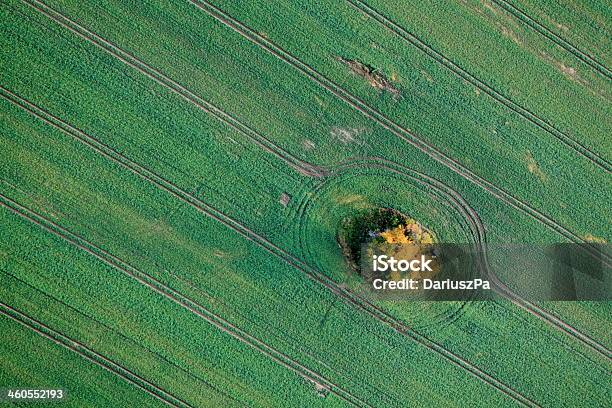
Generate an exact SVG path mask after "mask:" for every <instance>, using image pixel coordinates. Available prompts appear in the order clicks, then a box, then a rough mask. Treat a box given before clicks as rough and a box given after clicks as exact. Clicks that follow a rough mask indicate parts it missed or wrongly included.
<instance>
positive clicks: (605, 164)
mask: <svg viewBox="0 0 612 408" xmlns="http://www.w3.org/2000/svg"><path fill="white" fill-rule="evenodd" d="M347 1H348V3H349V4H350V5H352V6H353V7H355V8H356V9H357V10H359V11H361V12H362V13H364V14H365V15H367V16H369V17H370V18H372V19H374V20H376V21H378V22H379V23H380V24H381V25H382V26H384V27H386V28H387V29H389V30H391V31H392V32H393V33H395V34H396V35H398V36H399V37H401V38H402V39H403V40H405V41H407V42H408V43H410V44H412V45H414V46H415V47H416V48H418V49H419V50H421V51H422V52H423V53H425V54H427V55H428V56H429V57H431V58H432V59H434V60H435V61H437V62H438V63H440V64H441V65H443V66H444V67H446V68H448V69H449V70H450V71H452V72H453V73H454V74H455V75H457V76H458V77H460V78H461V79H464V80H466V81H468V82H469V83H471V84H472V85H474V86H475V87H476V88H478V89H480V90H481V91H483V92H484V93H486V94H487V95H489V96H490V97H492V98H493V99H495V100H496V101H497V102H499V103H501V104H502V105H504V106H506V107H507V108H509V109H510V110H512V111H514V112H515V113H517V114H518V115H519V116H521V117H522V118H524V119H526V120H527V121H529V122H531V123H532V124H534V125H535V126H537V127H538V128H540V129H542V130H544V131H545V132H546V133H548V134H550V135H552V136H553V137H555V138H556V139H558V140H559V141H561V142H562V143H564V144H565V145H566V146H568V147H569V148H571V149H573V150H575V151H576V153H578V154H579V155H581V156H582V157H584V158H586V159H587V160H589V161H590V162H592V163H593V164H594V165H596V166H598V167H599V168H601V169H602V170H604V171H606V172H607V173H611V172H612V164H611V163H610V162H609V161H608V160H606V159H605V158H603V157H601V156H599V155H598V154H597V153H595V152H593V151H592V150H590V149H589V148H588V147H586V146H584V145H583V144H581V143H580V142H579V141H577V140H575V139H573V138H571V137H570V136H569V135H567V134H566V133H565V132H562V131H561V130H559V129H558V128H556V127H555V126H554V125H552V124H551V123H549V122H547V121H546V120H544V119H542V118H541V117H539V116H537V115H536V114H534V113H533V112H531V111H529V110H528V109H526V108H524V107H523V106H521V105H519V104H517V103H516V102H514V101H512V100H511V99H509V98H507V97H506V96H504V95H503V94H501V93H500V92H498V91H496V90H495V89H493V88H492V87H490V86H489V85H487V84H486V83H485V82H483V81H482V80H480V79H478V78H476V77H475V76H474V75H472V74H470V73H469V72H467V71H466V70H464V69H463V68H461V67H460V66H458V65H457V64H455V63H454V62H453V61H451V60H450V59H449V58H447V57H446V56H444V55H443V54H441V53H440V52H438V51H436V50H435V49H433V48H432V47H430V46H429V45H427V44H426V43H424V42H423V41H422V40H420V39H419V38H418V37H417V36H415V35H414V34H412V33H410V32H408V31H407V30H406V29H405V28H403V27H401V26H400V25H399V24H397V23H395V22H394V21H392V20H391V19H389V18H388V17H386V16H384V15H383V14H381V13H380V12H379V11H377V10H375V9H374V8H372V7H371V6H369V5H368V4H366V3H365V2H363V1H362V0H347Z"/></svg>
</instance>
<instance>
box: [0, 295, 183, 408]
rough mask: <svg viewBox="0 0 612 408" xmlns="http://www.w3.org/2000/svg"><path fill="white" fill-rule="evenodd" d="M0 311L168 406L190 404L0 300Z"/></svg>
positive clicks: (179, 407) (180, 406)
mask: <svg viewBox="0 0 612 408" xmlns="http://www.w3.org/2000/svg"><path fill="white" fill-rule="evenodd" d="M0 313H2V314H3V315H5V316H6V317H8V318H10V319H12V320H14V321H15V322H17V323H20V324H22V325H23V326H25V327H27V328H29V329H31V330H33V331H35V332H36V333H38V334H40V335H41V336H43V337H46V338H47V339H49V340H51V341H52V342H54V343H56V344H59V345H60V346H63V347H65V348H67V349H69V350H72V351H74V352H75V353H77V354H79V355H80V356H81V357H83V358H85V359H86V360H89V361H91V362H92V363H94V364H95V365H97V366H99V367H102V368H104V369H105V370H107V371H110V372H111V373H113V374H115V375H117V376H119V377H121V378H123V379H124V380H125V381H127V382H129V383H131V384H134V385H135V386H137V387H138V388H140V389H142V390H143V391H145V392H146V393H147V394H150V395H152V396H153V397H155V398H157V399H159V400H160V401H162V402H164V403H166V404H168V405H170V406H173V407H178V408H182V407H191V405H189V404H188V403H186V402H185V401H183V400H180V399H178V398H176V397H175V396H173V395H172V394H170V393H168V392H166V391H164V390H163V389H161V388H160V387H158V386H156V385H155V384H152V383H150V382H148V381H147V380H146V379H144V378H143V377H140V376H139V375H138V374H135V373H134V372H132V371H130V370H128V369H127V368H124V367H122V366H120V365H119V364H117V363H115V362H113V361H112V360H110V359H108V358H106V357H104V356H103V355H102V354H99V353H96V352H95V351H93V350H92V349H90V348H88V347H87V346H86V345H85V344H83V343H79V342H78V341H75V340H72V339H71V338H69V337H66V336H64V335H63V334H61V333H59V332H57V331H55V330H53V329H52V328H50V327H49V326H47V325H45V324H44V323H41V322H39V321H37V320H35V319H33V318H31V317H29V316H28V315H26V314H25V313H23V312H20V311H19V310H17V309H15V308H13V307H11V306H9V305H7V304H4V303H2V302H1V301H0Z"/></svg>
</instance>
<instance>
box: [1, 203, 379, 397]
mask: <svg viewBox="0 0 612 408" xmlns="http://www.w3.org/2000/svg"><path fill="white" fill-rule="evenodd" d="M0 205H2V206H3V207H6V208H7V209H9V210H10V211H12V212H13V213H15V214H17V215H18V216H20V217H22V218H24V219H26V220H28V221H30V222H32V223H33V224H36V225H38V226H39V227H41V228H43V229H45V230H47V231H49V232H50V233H52V234H54V235H55V236H57V237H59V238H61V239H63V240H65V241H67V242H69V243H71V244H72V245H74V246H75V247H77V248H79V249H81V250H83V251H85V252H86V253H88V254H90V255H92V256H94V257H95V258H97V259H99V260H100V261H102V262H103V263H105V264H106V265H108V266H110V267H112V268H114V269H116V270H118V271H120V272H122V273H124V274H126V275H127V276H129V277H131V278H133V279H135V280H136V281H137V282H139V283H140V284H142V285H143V286H145V287H147V288H149V289H151V290H153V291H154V292H156V293H158V294H160V295H162V296H164V297H165V298H167V299H169V300H171V301H172V302H174V303H176V304H178V305H179V306H181V307H183V308H184V309H186V310H188V311H190V312H191V313H193V314H195V315H196V316H198V317H200V318H202V319H203V320H205V321H206V322H208V323H210V324H212V325H213V326H215V327H216V328H218V329H219V330H221V331H222V332H224V333H227V334H229V335H230V336H232V337H233V338H235V339H237V340H239V341H241V342H243V343H245V344H246V345H248V346H250V347H252V348H254V349H255V350H257V351H258V352H260V353H262V354H263V355H265V356H268V357H269V358H271V359H272V360H273V361H275V362H277V363H279V364H280V365H282V366H284V367H285V368H288V369H290V370H292V371H294V372H295V373H297V374H298V375H300V376H302V377H303V378H305V379H306V380H308V381H311V382H313V383H315V384H320V385H322V386H324V387H325V388H326V389H328V390H329V391H330V392H333V393H334V394H336V395H337V396H338V397H340V398H342V399H344V400H345V401H347V402H349V403H350V404H352V405H355V406H370V405H369V404H367V403H365V402H364V401H362V400H360V399H359V398H357V397H355V396H354V395H352V394H351V393H349V392H347V391H345V390H343V389H342V388H340V387H339V386H338V385H336V384H334V383H332V382H331V381H329V380H327V379H326V378H324V377H322V376H321V375H319V374H318V373H316V372H314V371H312V370H310V369H309V368H308V367H306V366H304V365H302V364H301V363H299V362H297V361H295V360H293V359H291V358H290V357H289V356H287V355H285V354H283V353H282V352H280V351H278V350H276V349H274V348H273V347H271V346H269V345H267V344H266V343H264V342H262V341H261V340H259V339H257V338H255V337H254V336H252V335H250V334H248V333H246V332H244V331H243V330H241V329H240V328H238V327H237V326H235V325H233V324H232V323H230V322H229V321H227V320H225V319H223V318H222V317H221V316H219V315H217V314H215V313H213V312H211V311H209V310H208V309H207V308H205V307H204V306H202V305H201V304H199V303H197V302H195V301H193V300H191V299H190V298H188V297H186V296H184V295H182V294H181V293H179V292H177V291H176V290H174V289H172V288H170V287H169V286H167V285H165V284H163V283H162V282H160V281H159V280H157V279H156V278H154V277H153V276H151V275H149V274H147V273H145V272H143V271H141V270H139V269H137V268H135V267H133V266H131V265H130V264H128V263H127V262H125V261H123V260H121V259H120V258H118V257H116V256H115V255H112V254H111V253H109V252H107V251H105V250H104V249H102V248H100V247H98V246H96V245H95V244H93V243H91V242H89V241H87V240H85V239H84V238H81V237H79V236H78V235H76V234H74V233H72V232H70V231H69V230H67V229H65V228H64V227H62V226H60V225H58V224H56V223H54V222H53V221H51V220H49V219H48V218H45V217H43V216H42V215H40V214H37V213H35V212H34V211H32V210H30V209H29V208H26V207H24V206H23V205H21V204H19V203H17V202H16V201H14V200H12V199H10V198H9V197H6V196H5V195H3V194H2V193H0Z"/></svg>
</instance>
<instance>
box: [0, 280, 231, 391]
mask: <svg viewBox="0 0 612 408" xmlns="http://www.w3.org/2000/svg"><path fill="white" fill-rule="evenodd" d="M0 272H1V273H3V274H5V275H7V276H10V277H12V278H13V279H15V280H16V281H18V282H20V283H21V284H23V285H24V286H26V287H28V288H29V289H30V290H32V291H35V292H38V293H40V294H41V295H42V296H44V297H46V298H49V299H52V300H53V301H54V302H56V303H58V304H60V305H62V306H63V307H65V308H66V309H69V310H72V311H73V312H75V313H77V314H79V315H81V316H83V317H85V318H86V319H88V320H91V321H93V322H94V323H95V324H98V325H100V326H101V327H104V328H105V329H106V330H108V331H109V332H111V333H113V334H115V335H117V336H119V337H120V338H122V339H123V340H125V341H127V342H129V343H132V344H133V345H135V346H136V347H138V348H141V349H144V350H145V351H146V352H148V353H151V354H152V355H154V356H155V357H157V358H158V359H159V360H160V361H163V362H164V363H166V364H168V365H170V366H172V367H174V368H176V369H177V370H179V371H182V372H183V373H185V374H186V375H187V376H188V377H191V378H192V379H194V380H196V381H197V382H199V383H201V384H204V385H205V386H207V387H210V388H212V389H213V390H215V391H216V392H218V393H219V394H221V395H222V396H224V397H226V398H228V399H230V400H233V401H235V402H237V403H240V401H238V400H237V399H236V398H234V397H233V396H232V395H230V394H228V393H226V392H225V391H223V390H221V389H219V388H217V387H215V386H214V385H213V384H211V383H209V382H208V381H207V380H205V379H204V378H201V377H200V376H199V375H196V374H194V373H192V372H190V371H188V370H186V369H185V368H183V367H182V366H180V365H179V364H177V363H175V362H173V361H170V360H169V359H168V358H166V357H165V356H163V355H162V354H161V353H160V352H158V351H155V350H151V349H150V348H148V347H146V346H144V345H143V344H141V343H138V342H136V341H135V340H134V339H132V338H131V337H129V336H127V335H125V334H123V333H122V332H120V331H119V330H117V329H115V328H113V327H111V326H109V325H107V324H106V323H104V322H101V321H100V320H98V319H96V318H95V317H94V316H90V315H89V314H87V313H85V312H83V311H81V310H79V309H77V308H75V307H74V306H71V305H69V304H68V303H66V302H65V301H63V300H61V299H58V298H56V297H55V296H53V295H51V294H49V293H47V292H44V291H42V290H41V289H39V288H37V287H35V286H33V285H31V284H30V283H28V282H26V281H24V280H23V279H21V278H19V277H18V276H15V275H13V274H12V273H11V272H9V271H7V270H5V269H3V268H0Z"/></svg>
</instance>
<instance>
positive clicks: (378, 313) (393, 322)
mask: <svg viewBox="0 0 612 408" xmlns="http://www.w3.org/2000/svg"><path fill="white" fill-rule="evenodd" d="M0 91H1V92H0V95H2V96H3V97H4V98H6V99H7V100H9V101H10V102H12V103H13V104H16V105H18V106H20V107H21V108H22V109H24V110H26V111H28V112H29V113H30V114H32V115H33V116H35V117H37V118H39V119H40V120H42V121H44V122H45V123H48V124H49V125H51V126H53V127H55V128H57V129H59V130H60V131H62V132H64V133H66V134H68V135H69V136H71V137H72V138H74V139H76V140H78V141H80V142H82V143H83V144H85V145H87V146H89V147H90V148H91V149H93V150H94V151H96V152H98V153H99V154H101V155H102V156H104V157H106V158H107V159H109V160H111V161H112V162H114V163H117V164H119V165H120V166H122V167H124V168H126V169H128V170H129V171H131V172H133V173H134V174H136V175H137V176H139V177H141V178H143V179H145V180H147V181H149V182H150V183H152V184H154V185H156V186H157V187H158V188H160V189H162V190H165V191H167V192H168V193H170V194H171V195H173V196H175V197H177V198H178V199H179V200H181V201H183V202H185V203H186V204H188V205H190V206H191V207H193V208H195V209H196V210H197V211H198V212H200V213H202V214H204V215H205V216H207V217H210V218H212V219H214V220H216V221H218V222H220V223H222V224H223V225H225V226H227V227H229V228H231V229H232V230H234V231H236V232H238V233H239V234H240V235H242V236H244V237H245V238H247V239H249V240H251V241H253V242H254V243H256V244H258V245H259V246H260V247H262V248H263V249H265V250H267V251H268V252H270V253H271V254H273V255H275V256H277V257H279V258H280V259H283V260H284V261H285V262H286V263H288V264H289V265H291V266H292V267H294V268H296V269H298V270H300V271H302V272H304V273H305V274H306V275H307V276H309V277H310V278H311V279H313V280H314V281H316V282H318V283H320V284H321V285H323V286H325V287H326V288H328V289H329V290H330V291H331V292H332V293H334V294H336V295H338V296H340V297H342V298H343V299H345V301H347V302H349V303H350V304H352V305H355V306H356V307H357V308H358V309H361V310H363V311H364V312H366V313H368V314H369V315H371V316H373V317H375V318H376V319H378V320H380V321H382V322H384V323H386V324H388V325H389V326H390V327H391V328H393V329H394V330H395V331H397V332H399V333H400V334H402V335H406V336H408V337H410V338H412V339H413V340H415V341H416V342H417V343H418V344H421V345H422V346H424V347H425V348H427V349H429V350H431V351H435V352H436V353H437V354H439V355H441V356H442V357H444V358H446V359H447V360H449V361H450V362H452V363H453V364H455V365H457V366H459V367H461V368H463V369H465V370H466V371H468V372H470V373H471V374H473V375H474V376H475V377H477V378H478V379H480V380H481V381H483V382H485V383H487V384H489V385H491V386H493V387H494V388H496V389H498V390H499V391H500V392H502V393H504V394H505V395H507V396H508V397H510V398H512V399H514V400H515V401H517V402H520V403H522V404H523V405H526V406H537V404H536V403H534V402H532V401H530V400H529V399H527V398H526V397H524V396H522V395H521V394H519V393H517V392H516V391H514V390H513V389H511V388H510V387H508V386H506V385H505V384H503V383H501V382H500V381H499V380H497V379H495V378H494V377H491V376H490V375H489V374H487V373H485V372H484V371H482V370H481V369H479V368H478V367H476V366H474V365H472V364H471V363H469V362H468V361H467V360H465V359H463V358H462V357H460V356H458V355H456V354H454V353H452V352H451V351H449V350H446V349H445V348H443V347H442V346H440V345H439V344H437V343H435V342H433V341H431V340H430V339H428V338H426V337H425V336H423V335H421V334H419V333H417V332H414V331H413V330H412V329H411V328H409V327H408V326H406V325H404V324H403V323H402V322H400V321H398V320H397V319H395V318H393V317H392V316H390V315H388V314H387V313H386V312H384V311H383V310H382V309H380V308H378V307H376V306H374V305H372V304H371V303H369V302H364V303H362V302H361V300H362V299H361V298H358V297H356V296H355V295H354V294H352V293H351V292H349V291H347V290H346V289H343V288H340V287H339V286H338V285H337V284H336V282H334V281H333V280H331V279H330V278H328V277H327V276H325V275H324V274H323V273H321V272H319V271H317V270H315V269H312V268H311V267H309V266H308V265H306V264H304V263H303V262H302V261H301V260H299V259H297V258H296V257H295V256H293V255H291V254H289V253H288V252H286V251H285V250H283V249H281V248H280V247H278V246H276V245H275V244H273V243H272V242H270V241H268V240H267V239H266V238H264V237H262V236H261V235H259V234H257V233H256V232H254V231H253V230H251V229H250V228H248V227H246V226H244V225H243V224H241V223H240V222H238V221H236V220H234V219H232V218H230V217H228V216H226V215H225V214H223V213H222V212H220V211H219V210H216V209H215V208H213V207H211V206H210V205H208V204H206V203H204V202H202V201H201V200H199V199H198V198H196V197H194V196H193V195H191V194H189V193H187V192H185V191H183V190H181V189H180V188H179V187H177V186H176V185H174V184H173V183H172V182H170V181H167V180H165V179H163V178H162V177H160V176H158V175H157V174H155V173H153V172H151V171H150V170H148V169H146V168H144V167H143V166H141V165H140V164H137V163H135V162H133V161H131V160H130V159H128V158H127V157H125V156H123V155H122V154H121V153H118V152H117V151H115V150H113V149H111V148H110V147H108V146H106V145H104V144H102V143H101V142H99V141H98V140H96V139H94V138H93V137H91V136H89V135H87V134H85V133H84V132H82V131H81V130H78V129H76V128H74V127H73V126H71V125H69V124H67V123H65V122H63V121H62V120H61V119H59V118H57V117H55V116H53V115H52V114H50V113H48V112H46V111H44V110H42V109H40V108H38V107H37V106H36V105H33V104H32V103H30V102H28V101H26V100H24V99H22V98H20V97H19V96H17V95H15V94H13V93H12V92H10V91H8V90H6V89H5V88H4V87H1V86H0ZM0 197H3V196H2V195H0ZM6 199H7V198H5V200H6ZM49 222H51V221H49ZM39 225H40V224H39ZM41 226H42V225H41ZM59 228H61V227H59ZM82 248H83V249H86V248H85V247H82ZM86 250H87V249H86ZM87 251H88V252H90V253H92V254H94V255H95V256H98V255H97V254H95V252H93V251H91V250H87ZM101 259H103V258H101ZM113 265H114V264H113ZM147 286H149V285H147ZM151 287H152V288H155V286H151ZM156 291H158V290H156ZM161 293H163V294H164V295H166V296H168V295H167V294H166V293H165V292H163V291H161ZM356 405H358V404H356Z"/></svg>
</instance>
